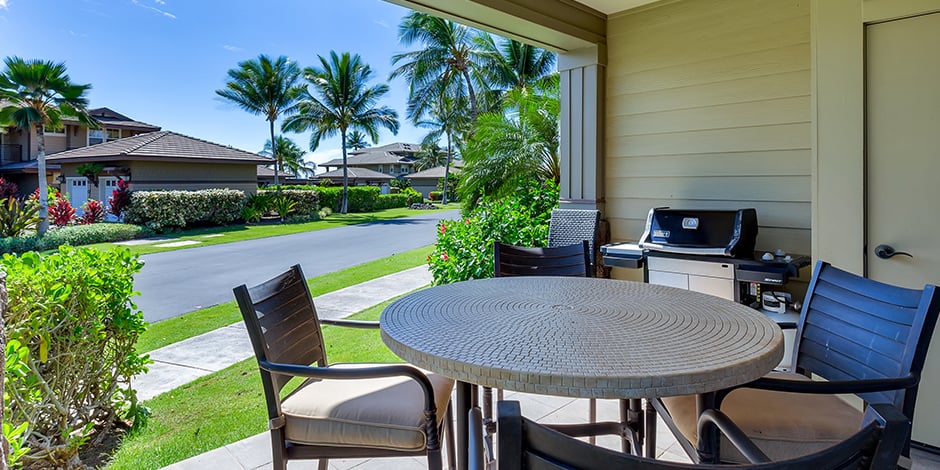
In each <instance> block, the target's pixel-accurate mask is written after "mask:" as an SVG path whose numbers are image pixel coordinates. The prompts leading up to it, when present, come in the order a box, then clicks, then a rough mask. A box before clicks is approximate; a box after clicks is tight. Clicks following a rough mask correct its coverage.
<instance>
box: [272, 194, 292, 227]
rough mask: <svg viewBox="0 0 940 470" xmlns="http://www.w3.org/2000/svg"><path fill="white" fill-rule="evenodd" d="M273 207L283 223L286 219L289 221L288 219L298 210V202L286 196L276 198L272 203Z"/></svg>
mask: <svg viewBox="0 0 940 470" xmlns="http://www.w3.org/2000/svg"><path fill="white" fill-rule="evenodd" d="M271 207H272V208H274V212H277V216H278V217H280V219H281V222H283V221H284V219H287V217H288V216H289V215H290V214H291V213H293V212H294V210H296V209H297V201H294V200H293V199H291V198H288V197H285V196H280V197H275V198H274V200H273V201H272V203H271Z"/></svg>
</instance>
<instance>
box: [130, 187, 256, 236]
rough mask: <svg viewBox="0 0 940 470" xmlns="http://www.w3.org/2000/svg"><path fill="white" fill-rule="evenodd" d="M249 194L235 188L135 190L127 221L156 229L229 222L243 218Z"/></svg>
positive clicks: (132, 194) (163, 229)
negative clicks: (243, 207)
mask: <svg viewBox="0 0 940 470" xmlns="http://www.w3.org/2000/svg"><path fill="white" fill-rule="evenodd" d="M244 201H245V193H244V192H243V191H238V190H234V189H204V190H201V191H133V192H131V203H130V205H129V206H128V207H127V209H126V210H125V212H124V221H125V222H127V223H130V224H136V225H145V226H147V227H149V228H150V229H152V230H155V231H165V230H170V229H180V228H184V227H187V226H190V225H196V224H213V225H225V224H230V223H232V222H235V221H236V220H239V218H240V217H241V213H242V206H243V205H244Z"/></svg>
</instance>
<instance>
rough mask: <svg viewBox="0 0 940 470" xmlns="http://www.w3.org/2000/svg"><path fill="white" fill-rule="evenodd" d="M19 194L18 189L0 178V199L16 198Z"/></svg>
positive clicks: (14, 184) (13, 184)
mask: <svg viewBox="0 0 940 470" xmlns="http://www.w3.org/2000/svg"><path fill="white" fill-rule="evenodd" d="M19 194H20V188H19V186H17V185H16V183H13V182H11V181H7V180H5V179H3V178H0V199H6V198H8V197H16V196H18V195H19Z"/></svg>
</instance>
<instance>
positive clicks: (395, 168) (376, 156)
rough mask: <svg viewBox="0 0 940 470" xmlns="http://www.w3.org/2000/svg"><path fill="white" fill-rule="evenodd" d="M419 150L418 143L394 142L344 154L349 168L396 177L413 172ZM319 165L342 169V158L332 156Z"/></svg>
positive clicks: (328, 168)
mask: <svg viewBox="0 0 940 470" xmlns="http://www.w3.org/2000/svg"><path fill="white" fill-rule="evenodd" d="M419 152H421V146H420V145H418V144H405V143H401V142H395V143H393V144H388V145H382V146H379V147H367V148H362V149H359V150H351V151H349V152H348V153H347V155H346V161H347V164H348V166H349V167H350V168H365V169H367V170H372V171H374V172H377V173H383V174H386V175H391V176H392V177H393V178H397V177H400V176H403V175H407V174H409V173H413V172H414V163H415V161H416V160H418V153H419ZM320 166H322V167H324V168H326V169H327V171H329V170H330V168H333V169H342V168H343V159H342V158H334V159H332V160H330V161H328V162H326V163H321V164H320Z"/></svg>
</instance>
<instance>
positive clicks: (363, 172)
mask: <svg viewBox="0 0 940 470" xmlns="http://www.w3.org/2000/svg"><path fill="white" fill-rule="evenodd" d="M342 177H343V169H342V168H340V169H338V170H333V171H328V172H326V173H323V174H320V175H317V178H330V179H333V178H342ZM349 179H361V180H391V179H395V177H394V176H390V175H386V174H385V173H379V172H377V171H373V170H370V169H368V168H355V167H349Z"/></svg>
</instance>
